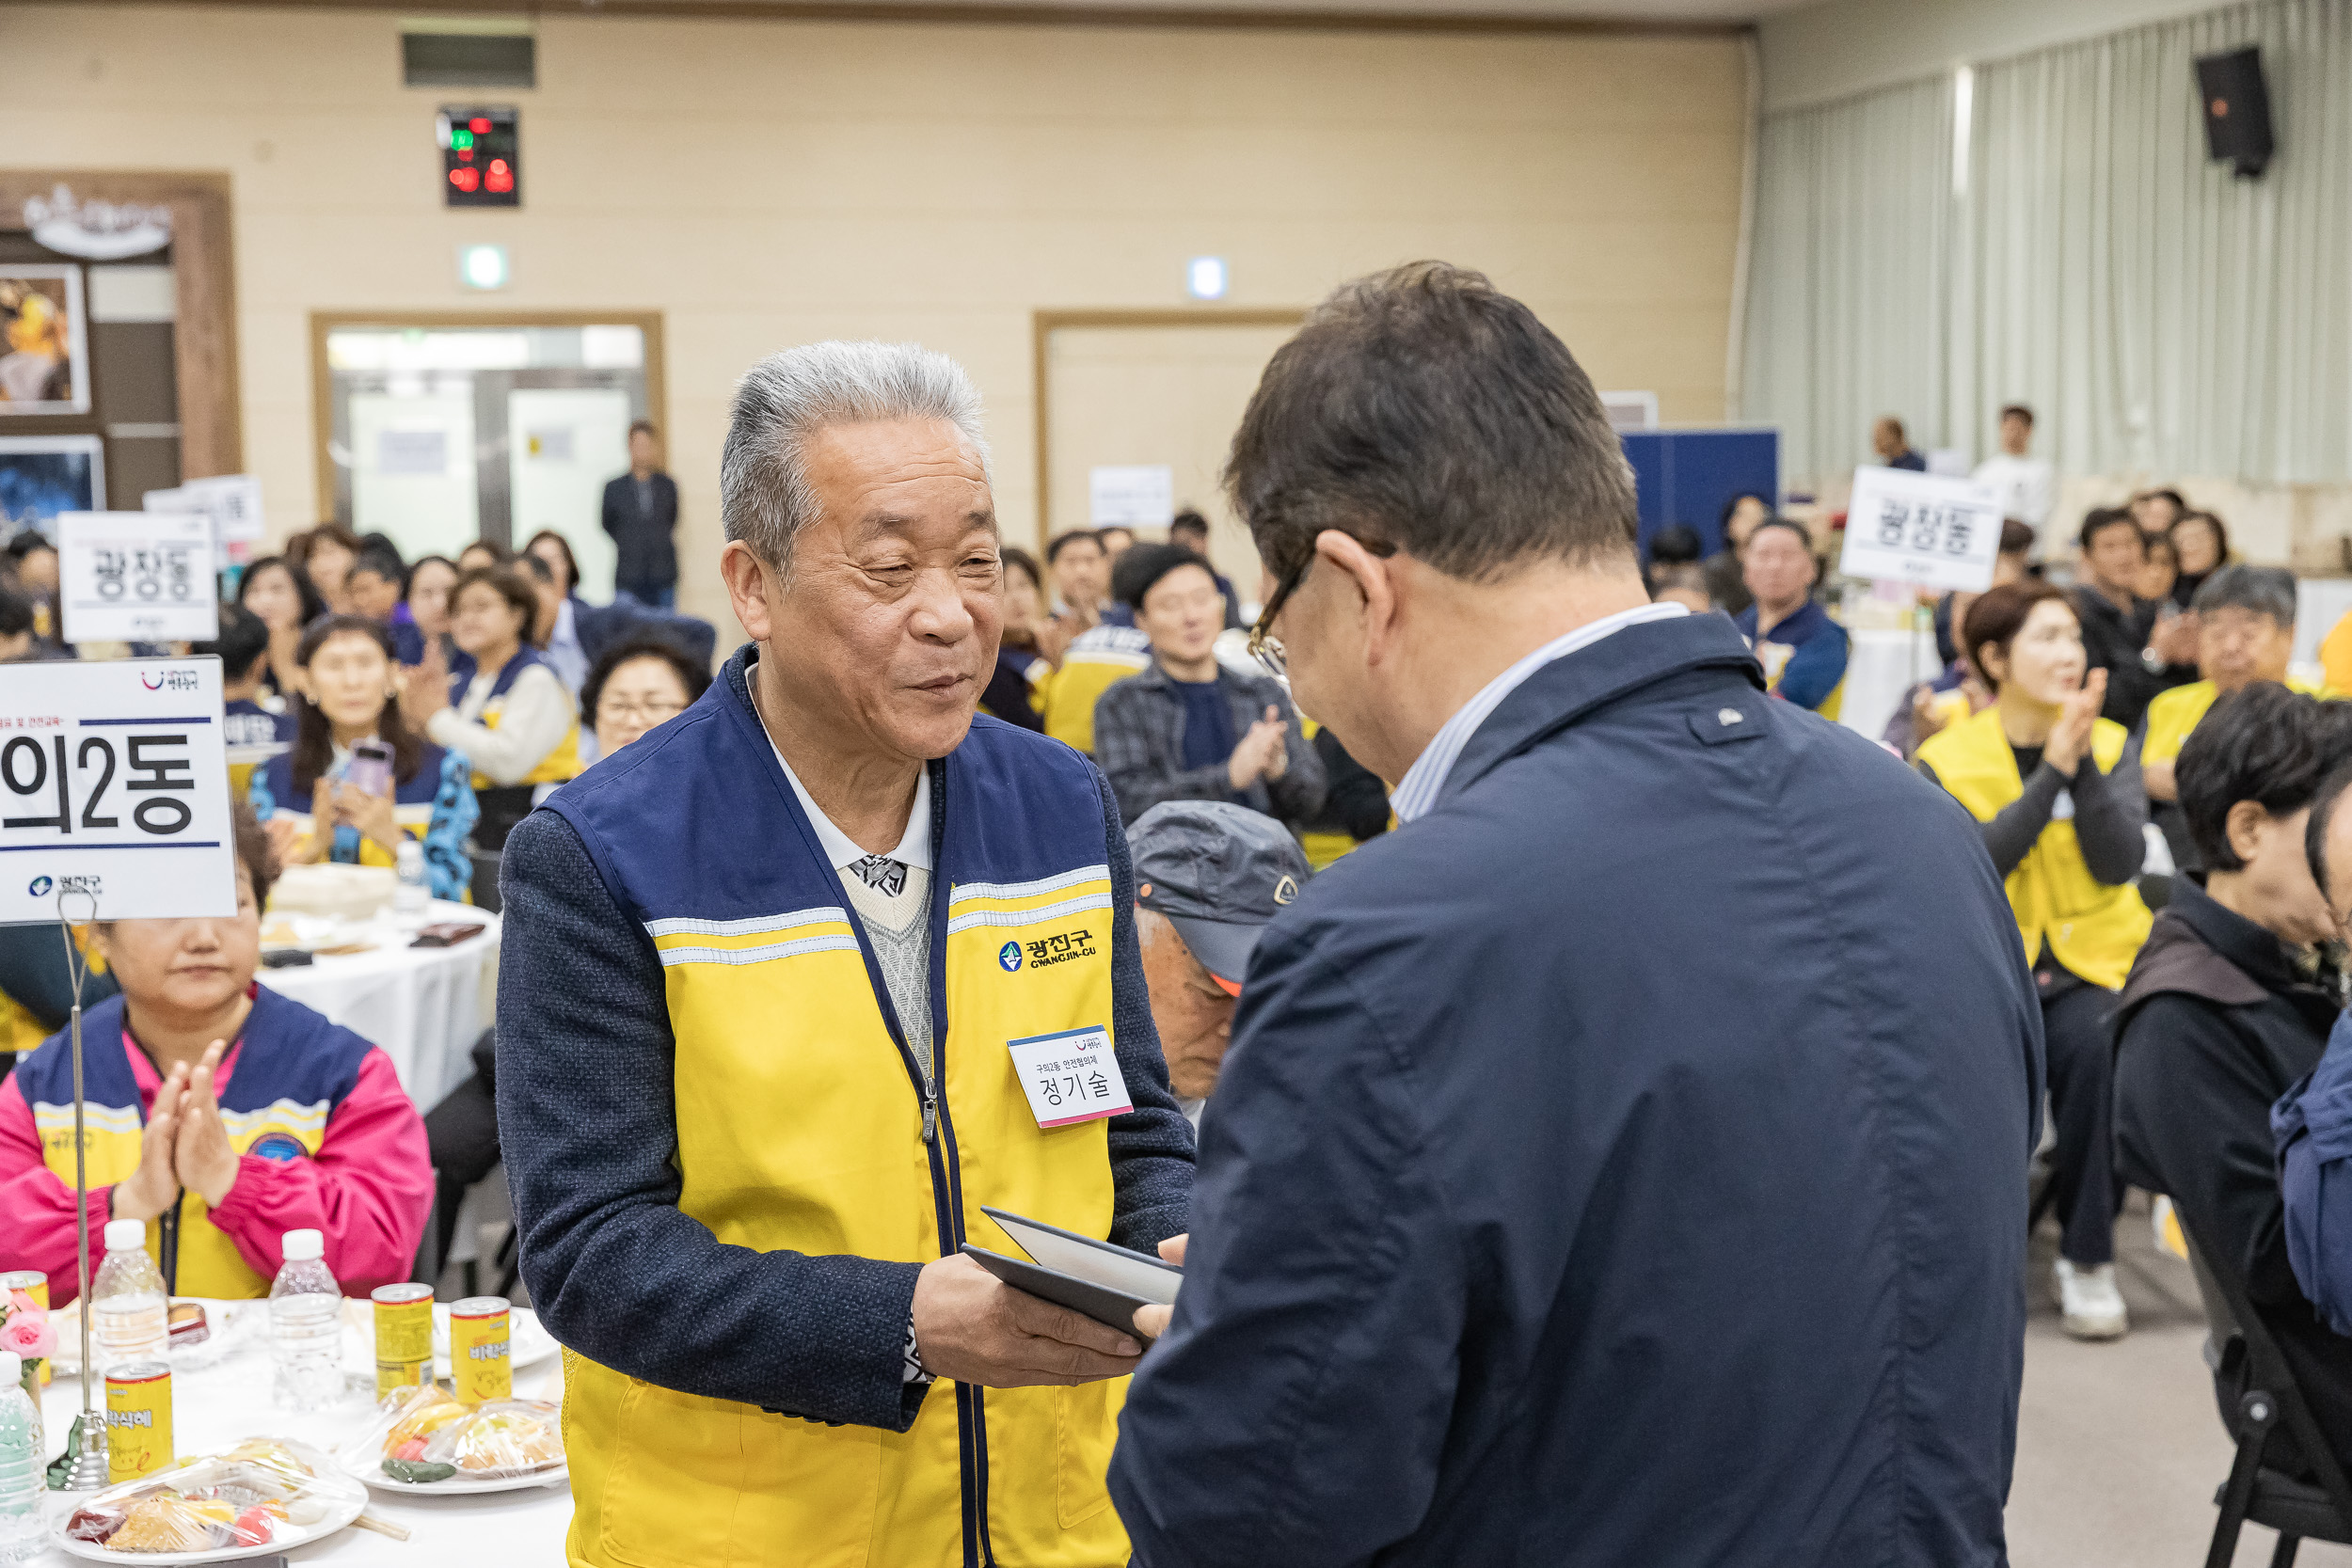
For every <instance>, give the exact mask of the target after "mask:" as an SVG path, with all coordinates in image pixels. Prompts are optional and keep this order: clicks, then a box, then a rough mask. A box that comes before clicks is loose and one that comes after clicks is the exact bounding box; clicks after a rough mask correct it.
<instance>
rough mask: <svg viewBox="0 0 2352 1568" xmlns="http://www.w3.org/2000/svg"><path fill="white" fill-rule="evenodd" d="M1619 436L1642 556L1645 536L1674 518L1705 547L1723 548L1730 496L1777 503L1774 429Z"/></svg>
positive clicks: (1777, 463) (1777, 441) (1777, 460)
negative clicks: (1636, 507)
mask: <svg viewBox="0 0 2352 1568" xmlns="http://www.w3.org/2000/svg"><path fill="white" fill-rule="evenodd" d="M1620 439H1621V440H1623V442H1624V443H1625V455H1626V461H1627V462H1629V463H1630V464H1632V465H1633V481H1634V484H1635V487H1636V489H1637V491H1638V492H1639V497H1640V513H1641V522H1642V531H1641V543H1642V555H1643V559H1645V560H1647V559H1648V556H1649V541H1650V536H1651V535H1652V534H1654V533H1656V532H1657V531H1659V530H1660V529H1661V528H1665V527H1668V526H1669V525H1671V524H1675V523H1681V524H1683V525H1684V526H1685V527H1687V528H1689V529H1691V530H1692V531H1693V532H1695V533H1696V534H1697V535H1698V536H1699V543H1700V545H1701V546H1703V548H1704V553H1706V554H1708V555H1712V554H1714V553H1715V552H1716V551H1717V550H1720V549H1722V548H1723V547H1724V542H1723V515H1724V506H1725V505H1727V504H1728V503H1729V502H1730V500H1731V499H1732V498H1733V497H1735V496H1742V495H1749V494H1754V495H1758V496H1761V497H1763V498H1764V499H1766V500H1767V501H1769V502H1771V503H1772V506H1773V507H1774V508H1775V509H1777V508H1778V507H1779V505H1780V432H1779V431H1777V430H1753V429H1751V430H1629V431H1625V432H1622V433H1621V435H1620Z"/></svg>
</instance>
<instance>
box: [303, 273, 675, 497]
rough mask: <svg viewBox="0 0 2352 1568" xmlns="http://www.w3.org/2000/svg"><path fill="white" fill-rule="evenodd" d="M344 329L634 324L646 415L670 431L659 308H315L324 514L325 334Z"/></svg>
mask: <svg viewBox="0 0 2352 1568" xmlns="http://www.w3.org/2000/svg"><path fill="white" fill-rule="evenodd" d="M339 326H398V327H410V326H416V327H424V328H428V329H430V328H432V327H437V326H459V327H470V328H481V327H498V326H633V327H635V328H637V330H638V331H640V332H642V333H643V334H644V340H645V362H644V373H645V410H646V413H645V417H646V418H647V419H649V420H652V421H653V425H654V429H655V430H657V431H660V432H664V433H666V432H667V431H668V430H669V428H670V397H669V387H668V383H667V381H666V379H665V378H664V376H663V374H662V365H663V362H664V350H663V346H662V341H661V312H660V311H659V310H501V309H495V308H485V309H479V310H313V311H311V312H310V436H311V446H312V457H313V461H314V462H315V463H316V465H317V467H316V469H315V472H316V474H317V483H318V495H319V511H320V514H321V515H326V512H327V510H328V509H329V508H330V507H332V506H333V504H334V499H335V457H334V453H333V452H332V451H330V450H329V448H330V446H331V444H332V442H333V438H334V435H335V375H334V372H333V371H332V370H330V369H329V368H328V366H327V363H326V335H327V334H328V333H330V332H332V331H334V330H335V329H336V328H337V327H339Z"/></svg>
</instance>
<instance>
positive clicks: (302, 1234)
mask: <svg viewBox="0 0 2352 1568" xmlns="http://www.w3.org/2000/svg"><path fill="white" fill-rule="evenodd" d="M278 1251H279V1252H280V1253H281V1254H282V1255H283V1256H284V1258H285V1259H286V1261H287V1262H289V1263H303V1262H308V1261H310V1259H313V1258H324V1257H326V1237H324V1236H322V1235H320V1234H319V1233H318V1232H317V1231H315V1230H289V1231H287V1232H286V1234H285V1236H284V1238H283V1239H282V1240H280V1241H279V1243H278Z"/></svg>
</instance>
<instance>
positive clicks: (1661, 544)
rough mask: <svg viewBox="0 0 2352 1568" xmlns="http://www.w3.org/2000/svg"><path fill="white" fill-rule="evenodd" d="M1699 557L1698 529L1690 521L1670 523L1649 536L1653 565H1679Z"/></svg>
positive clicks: (1650, 555)
mask: <svg viewBox="0 0 2352 1568" xmlns="http://www.w3.org/2000/svg"><path fill="white" fill-rule="evenodd" d="M1698 558H1699V535H1698V531H1697V530H1696V529H1694V528H1692V526H1691V525H1690V524H1688V523H1670V524H1668V525H1667V526H1666V527H1664V528H1661V529H1660V530H1659V531H1657V532H1656V533H1653V534H1651V535H1650V538H1649V559H1650V564H1651V565H1653V566H1679V565H1681V564H1683V563H1684V562H1692V561H1696V560H1697V559H1698Z"/></svg>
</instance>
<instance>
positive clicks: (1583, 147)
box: [0, 5, 1745, 619]
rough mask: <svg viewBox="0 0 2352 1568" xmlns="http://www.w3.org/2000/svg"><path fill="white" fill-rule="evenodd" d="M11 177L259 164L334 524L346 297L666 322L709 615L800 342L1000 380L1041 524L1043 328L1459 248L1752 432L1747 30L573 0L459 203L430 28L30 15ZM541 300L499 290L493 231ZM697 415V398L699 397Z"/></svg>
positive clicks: (288, 430) (1619, 377)
mask: <svg viewBox="0 0 2352 1568" xmlns="http://www.w3.org/2000/svg"><path fill="white" fill-rule="evenodd" d="M0 54H4V55H6V57H7V58H8V93H7V94H6V96H5V97H4V98H0V162H5V163H8V164H12V165H18V166H43V165H56V166H87V167H103V168H174V169H223V170H227V171H228V172H229V174H230V179H231V182H232V188H233V193H234V201H235V225H236V253H237V268H238V270H237V294H238V309H239V310H240V319H239V351H240V355H241V370H242V373H243V378H244V399H245V408H244V416H245V433H246V436H245V439H246V465H247V467H250V468H251V469H252V470H253V471H255V472H256V473H258V474H260V475H261V477H262V482H263V485H264V492H265V496H266V500H267V505H268V507H269V511H270V515H271V519H272V523H273V525H274V527H275V528H276V529H277V530H278V531H285V530H287V529H290V528H293V527H296V526H300V525H302V524H303V523H305V522H307V521H309V520H310V519H311V518H312V517H313V515H315V512H316V508H317V506H318V504H319V502H318V499H317V497H316V496H315V494H314V479H313V469H312V464H313V456H312V441H313V433H312V430H311V416H310V364H309V356H310V341H309V336H308V320H309V312H310V311H311V310H314V309H317V310H368V309H403V310H418V309H467V308H477V307H478V308H484V309H496V308H500V307H506V308H511V309H632V310H635V309H656V310H660V311H661V312H663V314H664V316H665V318H666V329H667V336H668V364H667V372H668V388H669V399H668V407H667V409H666V411H664V413H665V414H666V419H665V420H664V422H665V424H666V426H667V428H668V431H669V434H670V436H671V467H672V469H673V471H674V472H675V474H676V476H677V479H678V482H679V484H680V486H681V489H682V491H683V500H684V509H685V519H686V521H685V524H684V529H683V533H684V538H683V540H682V543H683V545H684V546H685V548H684V554H685V558H686V576H687V579H688V580H687V582H686V584H685V587H684V592H683V594H682V598H683V601H684V607H685V608H689V609H691V610H697V611H699V612H701V613H704V614H707V615H712V616H715V617H720V618H722V619H723V616H724V611H723V599H722V596H721V594H720V591H719V588H718V585H717V582H716V576H715V571H714V569H713V567H712V564H711V562H712V561H713V560H714V558H715V556H716V552H717V540H718V537H719V532H718V520H717V513H718V481H717V453H718V449H719V444H720V441H721V438H722V436H723V431H724V426H725V418H726V403H727V397H728V394H729V390H730V388H731V387H732V385H733V383H734V380H735V378H736V377H737V376H738V375H739V373H740V372H741V371H742V370H743V368H744V367H745V366H746V365H747V364H749V363H750V362H751V361H752V360H754V359H755V358H757V357H758V356H761V355H763V354H767V353H769V352H771V351H772V350H774V349H777V348H779V347H783V346H785V345H787V344H790V343H794V342H800V341H808V340H812V339H818V338H823V337H833V336H859V337H866V336H876V337H894V338H901V337H902V338H914V339H919V340H921V341H924V342H925V343H927V344H929V345H930V346H932V347H934V348H939V349H943V350H946V352H948V353H950V354H953V355H954V356H957V357H958V358H960V359H961V360H962V361H963V362H964V363H965V365H967V366H968V367H969V368H970V369H971V371H972V372H973V373H974V374H975V375H976V376H977V379H978V381H979V383H980V385H981V388H982V389H983V391H984V392H985V394H986V396H987V399H988V405H989V411H990V416H991V432H992V436H993V442H994V446H995V453H996V474H997V499H998V504H999V507H1000V510H1001V512H1002V513H1003V515H1004V517H1005V519H1006V522H1007V531H1008V533H1009V536H1010V537H1012V538H1014V539H1016V540H1025V539H1027V538H1028V537H1029V534H1030V530H1031V529H1032V527H1033V523H1034V515H1035V513H1034V493H1035V484H1036V476H1035V474H1034V472H1033V468H1034V455H1033V454H1034V448H1035V442H1034V436H1033V429H1034V426H1033V423H1032V420H1033V412H1034V411H1033V408H1032V404H1031V389H1030V374H1031V372H1030V331H1029V329H1030V312H1031V310H1032V309H1040V308H1057V307H1077V306H1113V307H1168V306H1179V305H1182V304H1184V293H1183V288H1184V274H1183V267H1184V261H1185V259H1186V258H1187V257H1189V256H1193V255H1200V254H1217V255H1222V256H1224V257H1226V258H1227V259H1228V260H1229V261H1230V262H1231V265H1232V295H1231V296H1230V302H1231V303H1234V304H1247V305H1284V306H1295V305H1303V304H1307V303H1311V301H1313V300H1314V299H1315V298H1316V297H1318V296H1319V295H1320V294H1322V293H1324V292H1325V291H1326V290H1327V289H1328V288H1330V287H1331V285H1332V284H1334V283H1336V282H1338V281H1339V280H1341V279H1343V278H1344V277H1349V276H1351V275H1354V274H1357V273H1360V272H1364V271H1367V270H1369V269H1372V268H1375V267H1379V266H1383V265H1387V264H1390V263H1392V262H1396V261H1406V260H1409V259H1412V258H1415V257H1419V256H1430V255H1434V256H1441V257H1444V258H1446V259H1449V260H1452V261H1459V262H1463V263H1466V264H1470V265H1475V266H1478V267H1482V268H1484V269H1486V271H1488V272H1489V273H1491V274H1492V275H1493V276H1494V277H1496V279H1497V280H1498V281H1499V282H1500V283H1501V284H1502V286H1503V287H1504V288H1506V289H1508V290H1510V291H1512V292H1513V293H1518V294H1519V295H1520V296H1522V297H1523V298H1525V299H1526V300H1528V301H1529V303H1530V304H1532V305H1533V306H1534V308H1535V309H1537V310H1538V311H1539V312H1541V314H1542V315H1543V317H1544V318H1545V320H1546V321H1547V322H1549V324H1550V325H1552V327H1553V328H1554V329H1555V330H1557V331H1558V332H1559V333H1560V334H1561V335H1562V337H1563V338H1565V340H1566V341H1567V342H1568V344H1569V346H1570V347H1571V348H1572V349H1573V350H1574V351H1575V352H1576V353H1577V355H1578V356H1580V357H1581V359H1582V360H1583V362H1584V364H1585V366H1586V367H1587V369H1589V370H1590V371H1591V372H1592V374H1593V376H1594V378H1595V379H1596V380H1597V382H1599V383H1600V384H1601V385H1602V386H1604V387H1608V388H1649V389H1653V390H1655V391H1656V392H1657V393H1658V394H1659V399H1660V404H1661V413H1662V416H1663V417H1664V418H1665V419H1666V420H1674V421H1707V420H1715V419H1718V418H1720V417H1721V415H1722V413H1723V405H1724V397H1723V390H1724V341H1725V331H1726V322H1727V317H1728V312H1729V302H1730V296H1731V282H1732V268H1733V256H1734V251H1735V248H1736V243H1737V230H1738V219H1739V206H1740V165H1741V152H1742V138H1743V134H1744V127H1743V123H1742V119H1743V95H1744V90H1745V89H1744V77H1743V69H1744V68H1743V65H1742V60H1741V52H1740V44H1739V42H1738V40H1736V39H1734V38H1732V37H1730V36H1727V35H1726V36H1701V37H1685V38H1661V37H1642V36H1623V37H1606V36H1603V37H1575V36H1563V37H1549V36H1534V37H1480V36H1461V35H1444V34H1431V35H1370V34H1361V35H1359V34H1345V33H1330V34H1315V33H1297V34H1281V33H1257V32H1232V33H1224V32H1213V31H1204V30H1202V31H1196V30H1168V31H1154V30H1144V29H1134V30H1130V29H1120V28H1086V27H1026V26H1022V27H1014V26H971V27H963V26H943V25H924V24H801V23H792V24H785V23H760V22H716V21H675V22H673V21H650V20H633V19H613V20H604V19H596V20H589V19H578V18H574V19H551V20H548V21H546V22H543V23H542V24H541V26H540V33H539V62H540V64H539V72H540V84H541V85H540V87H538V88H537V89H536V90H534V91H530V92H513V91H503V90H501V91H490V92H484V93H481V94H479V95H478V99H479V100H480V101H487V102H497V103H504V102H513V103H518V104H519V105H520V106H521V108H522V111H523V118H522V138H523V140H522V145H523V185H524V196H525V200H526V205H525V206H524V208H523V209H522V210H521V211H520V212H472V213H467V212H462V211H450V210H447V209H445V208H444V207H443V206H442V205H441V200H440V194H439V185H438V181H439V161H438V159H439V155H438V153H437V150H436V149H435V147H434V144H433V135H432V116H433V111H434V109H435V108H436V107H437V105H438V104H440V103H451V102H467V101H474V100H475V99H476V97H477V95H474V94H472V93H470V92H469V90H467V89H423V88H419V89H410V88H404V87H402V86H401V85H400V79H399V49H398V41H397V33H396V22H395V18H394V16H393V15H391V14H389V13H374V12H358V13H355V12H348V11H306V10H269V11H246V10H237V9H227V8H201V7H199V8H187V9H180V8H132V7H115V6H91V7H72V6H63V5H53V6H0ZM484 241H496V242H501V243H503V244H505V245H508V246H509V247H510V250H511V253H512V257H513V262H514V277H515V285H514V287H513V288H512V289H511V290H509V291H508V292H507V293H504V294H502V295H495V296H483V295H467V294H464V293H461V292H460V291H459V289H458V288H457V285H456V280H455V270H456V269H455V254H456V249H457V246H458V245H460V244H461V243H469V242H484ZM657 417H662V416H661V415H658V416H657Z"/></svg>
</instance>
